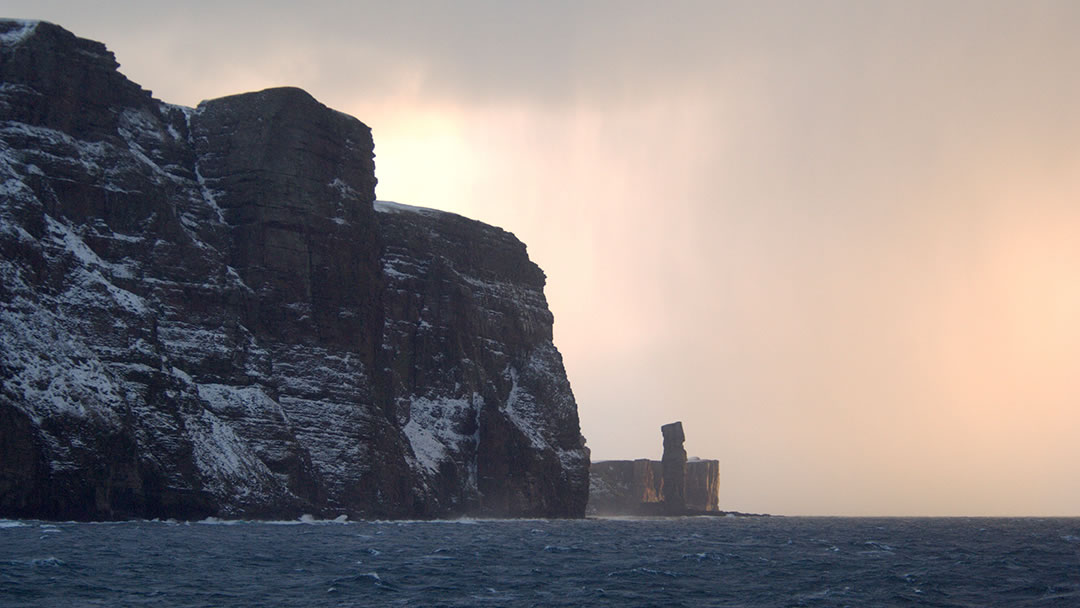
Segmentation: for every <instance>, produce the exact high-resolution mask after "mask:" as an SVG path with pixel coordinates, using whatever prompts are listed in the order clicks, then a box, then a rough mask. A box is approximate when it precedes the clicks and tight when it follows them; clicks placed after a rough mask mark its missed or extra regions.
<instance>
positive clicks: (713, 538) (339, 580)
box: [0, 517, 1080, 608]
mask: <svg viewBox="0 0 1080 608" xmlns="http://www.w3.org/2000/svg"><path fill="white" fill-rule="evenodd" d="M0 606H4V607H18V606H50V607H53V606H55V607H64V606H110V607H120V606H298V607H299V606H687V607H695V608H696V607H702V606H957V607H961V606H963V607H974V606H980V607H981V606H1080V519H981V518H973V519H966V518H958V519H952V518H926V519H893V518H886V519H869V518H801V517H761V518H758V517H747V518H723V517H690V518H656V519H586V520H496V521H489V520H483V521H476V520H460V521H435V522H348V523H342V522H313V521H306V522H276V523H266V522H221V521H206V522H199V523H177V522H124V523H105V524H92V523H48V522H38V521H11V520H0Z"/></svg>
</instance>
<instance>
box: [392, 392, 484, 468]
mask: <svg viewBox="0 0 1080 608" xmlns="http://www.w3.org/2000/svg"><path fill="white" fill-rule="evenodd" d="M482 407H483V397H481V396H480V395H479V394H477V393H473V395H472V396H471V397H457V398H451V397H441V398H440V397H437V398H433V399H432V398H428V397H413V398H412V400H411V403H410V406H409V422H408V423H406V424H405V428H404V431H405V436H406V437H407V438H408V440H409V444H410V445H411V446H412V451H413V454H414V456H415V461H414V464H415V465H417V466H419V467H420V468H422V469H423V470H426V471H427V472H429V473H436V472H437V471H438V470H439V463H440V462H442V461H443V460H446V459H447V458H448V457H449V456H450V454H451V453H453V452H459V451H460V450H461V446H462V445H463V444H464V443H465V442H471V441H475V440H476V437H475V435H472V434H470V435H466V434H463V433H462V432H461V431H460V430H459V429H460V428H461V427H462V425H464V424H465V423H466V422H467V421H469V420H472V419H473V412H474V410H479V409H481V408H482Z"/></svg>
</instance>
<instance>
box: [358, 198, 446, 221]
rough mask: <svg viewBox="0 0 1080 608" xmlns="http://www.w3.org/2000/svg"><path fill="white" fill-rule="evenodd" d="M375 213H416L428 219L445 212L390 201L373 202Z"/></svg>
mask: <svg viewBox="0 0 1080 608" xmlns="http://www.w3.org/2000/svg"><path fill="white" fill-rule="evenodd" d="M375 211H378V212H379V213H417V214H420V215H426V216H428V217H438V216H440V215H446V212H445V211H439V210H438V209H429V208H427V207H414V206H413V205H403V204H401V203H394V202H391V201H375Z"/></svg>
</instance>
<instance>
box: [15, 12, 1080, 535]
mask: <svg viewBox="0 0 1080 608" xmlns="http://www.w3.org/2000/svg"><path fill="white" fill-rule="evenodd" d="M4 4H5V12H6V16H11V17H21V18H38V19H45V20H48V21H53V22H55V23H58V24H60V25H62V26H64V27H65V28H67V29H69V30H71V31H73V32H74V33H76V34H77V35H79V36H82V37H86V38H92V39H95V40H100V41H103V42H105V43H106V44H107V45H108V47H109V48H110V49H111V50H112V51H113V52H114V53H115V54H116V57H117V60H118V61H119V63H120V64H121V67H120V69H121V71H122V72H123V73H124V74H125V75H127V76H128V77H129V78H131V79H132V80H134V81H135V82H137V83H139V84H141V85H142V86H143V87H144V88H147V89H150V90H152V91H153V93H154V95H155V96H156V97H158V98H160V99H162V100H164V101H168V102H171V103H178V104H182V105H189V106H194V105H196V104H198V103H199V101H201V100H203V99H210V98H214V97H220V96H223V95H228V94H233V93H241V92H246V91H251V90H259V89H263V88H267V87H271V86H281V85H292V86H299V87H302V88H304V89H306V90H307V91H308V92H310V93H311V94H312V95H314V96H315V97H316V98H317V99H319V100H320V101H322V102H323V103H325V104H326V105H328V106H330V107H332V108H335V109H338V110H341V111H344V112H346V113H349V114H352V115H353V116H356V117H357V118H359V119H360V120H362V121H364V122H365V123H366V124H368V125H369V126H370V127H372V129H373V133H374V138H375V145H376V149H375V152H376V175H377V177H378V179H379V186H378V188H377V191H376V193H377V196H378V197H379V198H380V199H382V200H393V201H397V202H401V203H407V204H412V205H420V206H426V207H434V208H438V209H444V210H447V211H453V212H455V213H460V214H462V215H466V216H468V217H472V218H475V219H479V220H482V221H484V222H487V223H489V224H494V225H497V226H500V227H502V228H505V229H507V230H509V231H511V232H513V233H514V234H515V235H517V236H518V238H520V239H521V240H522V241H524V242H525V243H526V244H527V246H528V250H529V254H530V256H531V258H532V259H533V261H535V262H537V263H538V264H539V265H540V266H541V267H542V268H543V269H544V271H545V272H546V274H547V277H548V282H547V287H546V294H547V298H548V301H549V303H550V306H551V309H552V312H553V313H554V315H555V344H556V346H557V347H558V348H559V350H560V351H561V352H562V354H563V357H564V361H565V364H566V370H567V373H568V375H569V378H570V381H571V384H572V386H573V389H574V393H575V395H576V398H577V402H578V408H579V414H580V417H581V424H582V432H583V433H584V435H585V436H586V438H587V441H588V446H589V447H590V448H591V449H592V454H593V459H594V460H602V459H617V458H619V459H621V458H639V457H648V458H659V457H660V453H661V451H662V447H661V436H660V429H659V427H660V425H661V424H664V423H667V422H671V421H674V420H681V421H682V422H683V425H684V428H685V429H686V435H687V442H686V447H687V450H688V452H689V453H690V454H691V455H693V456H700V457H702V458H715V459H718V460H719V461H720V471H721V483H720V505H721V508H722V509H728V510H740V511H752V512H769V513H777V514H790V515H1070V516H1080V314H1078V313H1080V111H1078V108H1080V78H1077V74H1080V35H1077V32H1080V3H1078V2H1073V1H1071V0H1066V1H1062V2H1051V1H1040V0H1031V1H1026V2H1012V1H1010V2H998V1H995V0H973V1H960V0H942V1H923V0H880V1H875V2H864V1H858V0H856V1H850V2H848V1H833V0H815V1H812V2H804V1H798V0H792V1H779V0H764V1H755V2H749V1H748V2H724V1H722V0H715V1H702V2H686V1H679V0H674V1H672V2H655V1H638V0H626V1H620V2H606V1H582V2H561V1H543V2H539V1H538V2H524V1H523V2H502V1H471V0H470V1H460V2H408V1H403V2H395V3H384V2H360V1H355V0H353V1H348V2H344V1H342V2H332V1H320V0H310V1H308V2H305V3H296V2H280V1H258V2H256V1H253V0H252V1H249V0H240V1H234V2H228V3H225V2H200V1H190V2H184V3H178V2H168V3H164V2H155V1H152V0H142V1H140V2H125V1H118V2H110V3H109V4H108V6H109V8H108V9H107V10H105V9H102V8H100V7H99V6H98V5H96V4H94V3H86V2H81V1H74V0H69V1H53V0H32V1H23V0H6V1H5V3H4Z"/></svg>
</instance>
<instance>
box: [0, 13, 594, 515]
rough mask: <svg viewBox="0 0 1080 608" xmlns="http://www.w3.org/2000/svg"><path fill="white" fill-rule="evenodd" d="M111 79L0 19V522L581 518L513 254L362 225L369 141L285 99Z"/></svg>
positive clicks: (531, 275)
mask: <svg viewBox="0 0 1080 608" xmlns="http://www.w3.org/2000/svg"><path fill="white" fill-rule="evenodd" d="M117 67H118V66H117V64H116V61H115V59H114V58H113V55H112V54H111V53H110V52H109V51H108V50H106V48H105V47H104V46H103V45H102V44H100V43H97V42H93V41H89V40H83V39H80V38H77V37H75V36H74V35H72V34H71V33H69V32H67V31H65V30H63V29H62V28H60V27H57V26H55V25H52V24H48V23H39V22H23V21H0V83H2V84H0V256H2V257H0V277H2V279H3V280H2V283H0V381H2V383H3V384H2V390H0V517H45V518H60V519H117V518H131V517H177V518H189V519H190V518H202V517H206V516H218V517H245V518H247V517H257V518H291V517H296V516H298V515H300V514H302V513H311V514H313V515H316V516H323V517H336V516H339V515H347V516H349V517H352V518H363V517H450V516H456V515H465V514H468V515H484V516H557V517H566V516H580V515H582V514H583V512H584V508H585V502H586V500H587V492H588V466H589V461H588V450H587V448H585V446H584V439H583V437H582V436H581V433H580V429H579V424H578V418H577V408H576V404H575V402H574V398H573V394H572V392H571V390H570V386H569V383H568V381H567V379H566V374H565V371H564V369H563V364H562V359H561V357H560V355H559V353H558V351H557V350H556V349H555V347H554V345H553V343H552V336H551V329H552V323H553V319H552V316H551V313H550V312H549V311H548V308H547V303H546V300H545V298H544V294H543V286H544V282H545V277H544V274H543V272H542V271H541V270H540V269H539V268H538V267H537V266H536V265H535V264H533V263H532V262H531V261H530V260H529V259H528V256H527V255H526V251H525V246H524V245H523V244H522V243H521V242H520V241H518V240H517V239H516V238H514V236H513V235H512V234H510V233H508V232H505V231H503V230H500V229H498V228H494V227H491V226H487V225H484V224H481V223H479V222H475V221H472V220H468V219H465V218H462V217H460V216H456V215H453V214H448V213H442V212H437V211H432V210H424V209H419V208H414V207H406V206H403V205H395V204H391V203H376V202H375V200H374V199H375V196H374V189H375V184H376V180H375V175H374V161H373V158H374V155H373V142H372V137H371V131H370V129H369V128H368V127H367V126H365V125H364V124H363V123H361V122H360V121H358V120H356V119H354V118H352V117H349V116H346V115H344V114H341V113H339V112H335V111H333V110H330V109H328V108H326V107H325V106H323V105H322V104H320V103H319V102H317V101H316V100H315V99H313V98H312V97H311V96H310V95H308V94H307V93H305V92H303V91H301V90H299V89H289V88H285V89H271V90H267V91H262V92H258V93H250V94H244V95H236V96H232V97H227V98H223V99H216V100H212V101H207V102H203V103H202V104H200V105H199V106H198V107H197V108H185V107H180V106H174V105H169V104H165V103H162V102H160V101H157V100H155V99H153V98H152V96H151V95H150V93H149V92H147V91H145V90H143V89H141V88H140V87H139V86H138V85H136V84H134V83H132V82H130V81H128V80H127V79H126V78H124V77H123V76H122V75H121V74H120V73H119V72H118V71H117ZM418 178H420V179H422V176H419V177H418Z"/></svg>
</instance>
